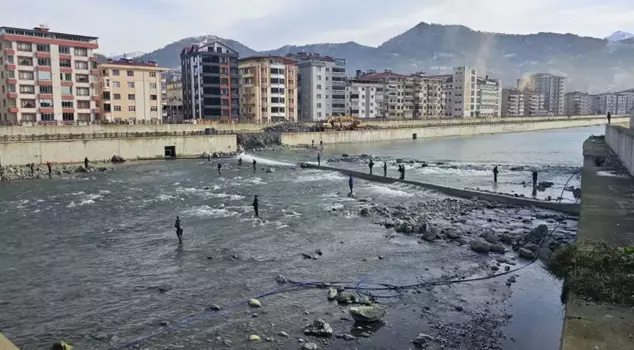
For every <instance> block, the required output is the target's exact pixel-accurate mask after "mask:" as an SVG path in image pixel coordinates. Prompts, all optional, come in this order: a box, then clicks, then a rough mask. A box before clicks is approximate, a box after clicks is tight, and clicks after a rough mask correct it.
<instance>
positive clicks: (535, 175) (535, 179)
mask: <svg viewBox="0 0 634 350" xmlns="http://www.w3.org/2000/svg"><path fill="white" fill-rule="evenodd" d="M533 188H537V170H533Z"/></svg>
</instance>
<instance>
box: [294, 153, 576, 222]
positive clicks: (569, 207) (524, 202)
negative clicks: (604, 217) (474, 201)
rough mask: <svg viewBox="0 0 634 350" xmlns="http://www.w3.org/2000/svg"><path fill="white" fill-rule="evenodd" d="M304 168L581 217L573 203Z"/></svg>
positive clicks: (348, 171)
mask: <svg viewBox="0 0 634 350" xmlns="http://www.w3.org/2000/svg"><path fill="white" fill-rule="evenodd" d="M304 166H305V167H308V168H313V169H321V170H331V171H338V172H340V173H342V174H345V175H352V176H354V177H356V178H359V179H364V180H368V181H374V182H381V183H395V182H401V183H406V184H410V185H414V186H419V187H423V188H427V189H431V190H434V191H438V192H440V193H444V194H446V195H448V196H452V197H458V198H466V199H471V198H473V197H476V198H478V199H482V200H485V201H490V202H500V203H505V204H512V205H521V206H533V207H537V208H542V209H549V210H555V211H559V212H563V213H567V214H572V215H579V210H580V206H579V204H573V203H558V202H546V201H540V200H535V199H530V198H522V197H513V196H507V195H503V194H497V193H488V192H480V191H472V190H463V189H459V188H454V187H446V186H440V185H434V184H430V183H425V182H418V181H410V180H398V179H395V178H391V177H385V176H379V175H370V174H367V173H362V172H359V171H354V170H348V169H341V168H332V167H326V166H317V165H313V164H305V165H304Z"/></svg>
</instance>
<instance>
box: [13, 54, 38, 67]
mask: <svg viewBox="0 0 634 350" xmlns="http://www.w3.org/2000/svg"><path fill="white" fill-rule="evenodd" d="M9 57H11V56H9ZM18 65H20V66H28V67H31V66H33V58H31V57H18Z"/></svg>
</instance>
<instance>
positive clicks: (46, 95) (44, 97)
mask: <svg viewBox="0 0 634 350" xmlns="http://www.w3.org/2000/svg"><path fill="white" fill-rule="evenodd" d="M38 97H39V98H40V99H42V100H52V99H53V94H40V95H39V96H38Z"/></svg>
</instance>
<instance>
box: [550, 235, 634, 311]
mask: <svg viewBox="0 0 634 350" xmlns="http://www.w3.org/2000/svg"><path fill="white" fill-rule="evenodd" d="M547 268H548V271H549V272H550V273H551V274H552V275H553V276H555V277H557V278H559V279H562V280H563V281H564V288H563V289H564V291H563V293H562V301H564V302H565V296H566V295H565V294H567V292H568V291H570V292H574V293H575V294H576V295H578V296H580V297H584V298H589V299H592V300H594V301H597V302H610V303H615V304H619V305H626V306H634V246H628V247H615V246H611V245H608V244H606V243H602V242H599V243H576V244H573V245H569V246H566V247H565V248H563V249H561V250H559V251H558V252H556V253H555V254H554V255H553V256H552V259H551V260H550V262H549V263H548V266H547Z"/></svg>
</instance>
